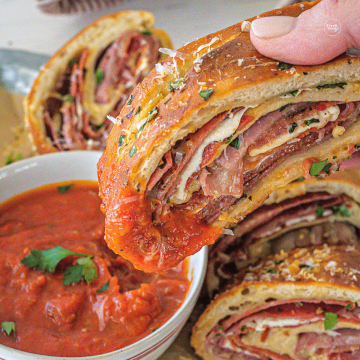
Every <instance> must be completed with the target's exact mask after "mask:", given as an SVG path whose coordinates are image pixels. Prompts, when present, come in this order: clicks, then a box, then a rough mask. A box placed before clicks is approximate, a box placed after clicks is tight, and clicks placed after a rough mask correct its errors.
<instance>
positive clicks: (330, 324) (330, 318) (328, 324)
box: [324, 312, 338, 330]
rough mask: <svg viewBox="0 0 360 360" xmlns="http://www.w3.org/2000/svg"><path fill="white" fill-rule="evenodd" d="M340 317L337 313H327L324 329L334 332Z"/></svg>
mask: <svg viewBox="0 0 360 360" xmlns="http://www.w3.org/2000/svg"><path fill="white" fill-rule="evenodd" d="M337 320H338V316H337V314H335V313H331V312H326V313H325V317H324V329H325V330H332V329H333V328H334V327H335V325H336V324H337Z"/></svg>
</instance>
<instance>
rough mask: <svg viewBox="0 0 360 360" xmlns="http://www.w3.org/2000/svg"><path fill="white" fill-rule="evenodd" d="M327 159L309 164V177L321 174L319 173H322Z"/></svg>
mask: <svg viewBox="0 0 360 360" xmlns="http://www.w3.org/2000/svg"><path fill="white" fill-rule="evenodd" d="M327 161H328V159H326V160H323V161H319V162H313V163H312V164H311V168H310V171H309V173H310V175H311V176H317V175H319V174H320V173H321V171H323V169H324V167H325V166H326V163H327ZM330 166H331V165H330Z"/></svg>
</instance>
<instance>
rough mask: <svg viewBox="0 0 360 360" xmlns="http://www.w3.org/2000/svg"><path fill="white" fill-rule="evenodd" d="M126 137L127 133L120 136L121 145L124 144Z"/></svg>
mask: <svg viewBox="0 0 360 360" xmlns="http://www.w3.org/2000/svg"><path fill="white" fill-rule="evenodd" d="M124 139H125V135H120V137H119V147H120V146H122V145H123V143H124Z"/></svg>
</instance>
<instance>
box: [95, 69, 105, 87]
mask: <svg viewBox="0 0 360 360" xmlns="http://www.w3.org/2000/svg"><path fill="white" fill-rule="evenodd" d="M95 75H96V83H97V84H98V85H99V84H101V83H102V81H103V80H104V70H103V69H102V68H97V69H96V73H95Z"/></svg>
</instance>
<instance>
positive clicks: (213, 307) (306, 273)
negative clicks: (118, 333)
mask: <svg viewBox="0 0 360 360" xmlns="http://www.w3.org/2000/svg"><path fill="white" fill-rule="evenodd" d="M359 261H360V250H359V249H358V248H357V247H355V246H333V247H329V246H327V245H324V246H323V247H317V248H316V247H315V248H314V247H313V248H305V249H296V250H294V251H291V252H289V253H286V252H282V253H281V254H277V255H274V256H271V257H268V258H266V259H264V260H263V261H262V262H260V263H259V264H258V265H257V266H256V267H253V268H250V269H249V270H248V272H247V274H246V275H245V276H244V274H242V273H240V274H238V278H237V279H236V280H235V283H234V284H232V285H231V286H229V288H228V290H226V291H225V292H223V293H222V294H220V295H219V296H218V297H217V298H216V299H215V300H213V301H212V302H211V304H210V305H209V306H208V307H207V308H206V310H205V311H204V313H203V314H202V315H201V316H200V318H199V319H198V321H197V323H196V324H195V326H194V328H193V331H192V336H191V345H192V346H193V347H194V348H195V350H196V353H197V354H198V355H199V356H201V357H202V358H203V359H204V360H216V359H219V357H218V356H216V355H215V354H213V353H212V352H211V351H209V350H208V349H207V347H206V337H207V336H208V334H209V333H210V331H211V330H212V329H213V328H214V327H216V326H218V325H217V324H219V322H220V321H221V320H222V319H225V318H226V317H229V316H237V317H239V318H240V317H241V316H242V315H244V314H246V313H248V312H250V311H251V310H252V309H255V308H260V307H262V306H264V305H265V304H267V303H269V302H270V303H271V302H276V301H277V300H279V301H282V302H291V301H302V302H307V301H308V302H312V301H319V302H321V301H325V302H326V301H330V302H333V303H343V304H344V305H343V306H345V305H346V304H349V303H351V304H356V303H358V302H359V301H360V277H359V276H358V272H359V270H360V268H359V263H360V262H359ZM304 264H307V265H304ZM310 264H312V265H314V266H310ZM302 265H304V266H302ZM270 268H271V271H270V272H269V271H267V270H268V269H270ZM279 358H281V357H279Z"/></svg>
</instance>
